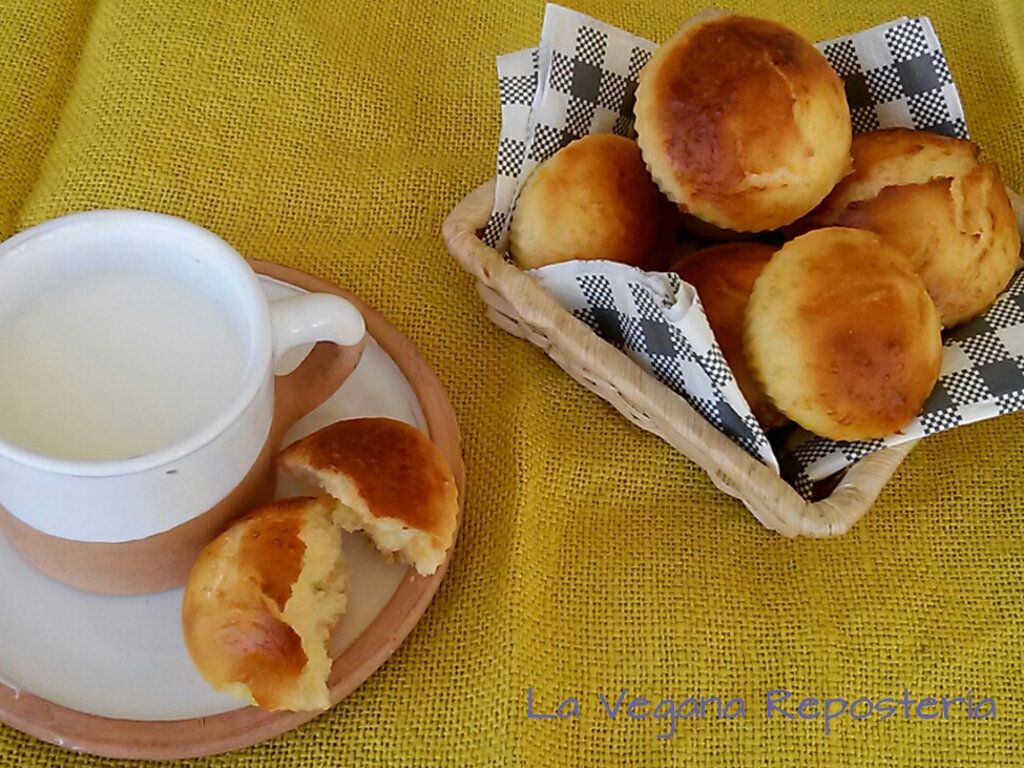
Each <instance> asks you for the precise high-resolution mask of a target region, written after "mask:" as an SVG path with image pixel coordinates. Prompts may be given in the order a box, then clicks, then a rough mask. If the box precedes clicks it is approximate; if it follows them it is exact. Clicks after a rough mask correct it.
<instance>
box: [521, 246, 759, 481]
mask: <svg viewBox="0 0 1024 768" xmlns="http://www.w3.org/2000/svg"><path fill="white" fill-rule="evenodd" d="M531 274H532V275H533V276H534V277H535V278H536V279H537V280H538V281H539V282H540V284H541V285H542V286H544V290H546V291H547V292H548V293H549V294H551V295H552V296H553V297H554V299H555V300H556V301H557V302H558V303H559V304H561V305H562V306H563V307H565V308H566V309H567V310H569V311H570V312H572V313H573V314H574V315H575V316H576V317H577V318H579V319H580V320H582V321H583V322H585V323H587V325H589V326H590V327H591V328H593V329H594V330H595V331H596V332H597V333H598V335H600V336H601V337H602V338H604V339H606V340H607V341H609V342H611V343H612V344H614V345H615V346H617V347H618V348H619V349H621V350H623V351H625V352H626V353H627V354H628V355H629V356H630V357H631V358H632V359H633V361H634V362H636V363H637V364H639V365H640V367H641V368H643V369H644V370H645V371H647V372H648V373H649V374H651V375H652V376H654V377H655V378H657V379H658V380H659V381H661V382H663V383H664V384H666V385H667V386H669V387H670V388H671V389H672V390H673V391H674V392H676V393H678V394H679V395H681V396H682V397H683V398H684V399H685V400H686V401H687V402H688V403H689V404H690V405H691V406H693V409H694V410H695V411H697V413H699V414H700V415H701V416H703V417H704V418H705V419H707V420H708V421H710V422H711V423H712V424H714V425H715V426H717V427H718V428H719V429H720V430H722V431H723V432H725V433H726V434H727V435H729V436H730V437H731V438H732V439H733V440H734V441H735V442H737V443H739V444H740V445H741V446H743V448H745V449H746V450H747V451H748V452H749V453H750V454H752V455H753V456H756V457H757V458H759V459H760V460H761V461H763V462H764V463H765V464H767V465H768V466H770V467H774V468H775V469H776V470H777V469H778V464H777V462H776V460H775V455H774V454H773V453H772V447H771V445H770V444H769V443H768V438H767V437H766V436H765V434H764V432H763V431H762V430H761V428H760V426H758V423H757V419H755V418H754V416H753V414H752V413H751V412H750V408H749V407H748V406H747V402H746V400H744V399H743V395H742V394H741V393H740V389H739V386H738V385H737V384H736V379H735V378H734V377H733V375H732V371H730V370H729V364H728V363H726V362H725V357H724V356H723V355H722V350H721V349H720V348H719V346H718V344H717V343H716V342H715V337H714V334H712V332H711V328H710V327H709V326H708V320H707V316H706V315H705V314H704V308H703V307H702V306H701V303H700V299H699V298H697V292H696V291H695V290H694V289H693V288H692V287H691V286H690V285H688V284H686V283H684V282H683V281H682V280H681V279H680V278H679V275H676V274H673V273H671V272H667V273H661V272H644V271H643V270H641V269H637V268H636V267H631V266H629V265H627V264H616V263H612V262H607V261H582V262H566V263H563V264H551V265H549V266H547V267H541V268H540V269H535V270H532V272H531Z"/></svg>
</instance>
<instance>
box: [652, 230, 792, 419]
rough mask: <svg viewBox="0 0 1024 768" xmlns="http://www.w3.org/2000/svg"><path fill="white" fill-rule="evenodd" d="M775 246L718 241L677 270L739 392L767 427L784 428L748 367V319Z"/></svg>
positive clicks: (691, 257) (779, 416)
mask: <svg viewBox="0 0 1024 768" xmlns="http://www.w3.org/2000/svg"><path fill="white" fill-rule="evenodd" d="M776 250H778V249H777V248H775V247H773V246H770V245H763V244H761V243H730V244H728V245H716V246H713V247H711V248H705V249H704V250H702V251H697V253H694V254H693V255H691V256H687V257H686V258H684V259H682V260H681V261H680V262H678V263H677V264H676V265H675V266H674V267H673V268H672V270H673V271H674V272H677V273H678V274H679V276H680V277H681V278H683V280H685V281H686V282H688V283H689V284H690V285H692V286H693V287H694V288H695V289H696V290H697V295H698V296H699V297H700V301H701V304H703V305H704V313H705V314H706V315H707V318H708V323H709V324H710V325H711V330H712V332H714V334H715V339H716V340H717V341H718V346H720V347H721V348H722V354H724V355H725V360H726V362H727V363H729V367H730V368H731V369H732V373H733V376H735V377H736V383H737V384H739V387H740V392H742V393H743V397H744V398H746V401H747V404H748V405H749V406H750V410H751V411H752V412H753V414H754V416H755V417H756V418H757V420H758V422H760V424H761V426H762V427H763V428H764V429H771V428H773V427H778V426H781V425H782V424H784V423H785V421H786V417H785V416H783V415H782V414H781V413H779V411H778V409H777V408H775V406H773V405H772V403H771V400H769V399H768V396H767V395H766V394H765V393H764V390H763V389H761V386H760V385H759V384H758V383H757V380H756V379H755V378H754V376H753V374H752V373H751V372H750V368H749V367H748V366H747V358H746V356H745V354H744V352H743V323H744V316H745V313H746V309H747V301H748V300H749V299H750V292H751V291H752V290H753V289H754V282H755V281H756V280H757V278H758V276H759V275H760V274H761V271H762V270H763V269H764V268H765V266H766V265H767V264H768V262H769V260H770V259H771V257H772V254H773V253H775V251H776Z"/></svg>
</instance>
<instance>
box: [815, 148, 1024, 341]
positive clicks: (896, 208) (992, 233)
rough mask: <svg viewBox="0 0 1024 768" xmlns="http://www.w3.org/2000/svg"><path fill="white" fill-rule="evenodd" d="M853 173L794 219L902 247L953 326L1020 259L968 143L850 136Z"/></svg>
mask: <svg viewBox="0 0 1024 768" xmlns="http://www.w3.org/2000/svg"><path fill="white" fill-rule="evenodd" d="M853 162H854V172H853V173H852V174H851V175H850V176H848V177H847V178H846V179H844V180H843V181H842V182H841V183H840V184H839V185H838V186H837V187H836V188H835V189H834V190H833V191H832V193H831V194H830V195H829V196H828V197H827V198H826V199H825V200H824V201H823V202H822V204H821V205H820V206H819V207H818V208H817V209H816V210H815V211H813V212H812V213H811V214H810V215H809V216H808V217H807V219H806V221H805V222H802V223H801V226H802V228H803V229H808V228H811V227H814V226H832V225H836V226H844V227H856V228H858V229H866V230H870V231H872V232H875V233H876V234H878V235H880V236H881V237H882V238H883V239H885V240H886V241H888V242H889V243H890V244H892V245H894V246H896V247H897V248H898V249H899V250H901V251H903V252H904V253H905V254H906V255H907V256H908V257H909V258H910V260H911V262H912V263H913V265H914V269H915V270H916V271H917V272H918V274H919V275H921V279H922V280H924V283H925V286H926V287H927V288H928V292H929V293H930V294H931V297H932V299H933V300H934V301H935V304H936V306H937V307H938V309H939V315H940V317H941V319H942V324H943V325H944V326H946V327H952V326H955V325H959V324H961V323H964V322H967V321H968V320H971V319H972V318H974V317H977V316H978V315H980V314H981V313H982V312H984V311H985V310H986V309H987V308H988V307H989V306H990V305H991V304H992V302H993V301H995V299H996V297H997V296H998V295H999V293H1000V292H1001V291H1002V290H1003V288H1005V287H1006V284H1007V283H1008V282H1009V280H1010V277H1011V276H1012V274H1013V272H1014V270H1015V269H1016V268H1017V264H1018V254H1019V253H1020V235H1019V233H1018V231H1017V225H1016V222H1015V220H1014V216H1013V209H1012V208H1011V206H1010V200H1009V197H1008V196H1007V194H1006V189H1005V188H1004V186H1003V183H1002V180H1001V179H1000V177H999V172H998V170H997V169H996V167H995V166H994V165H992V164H991V163H982V162H981V161H980V159H979V152H978V148H977V146H975V145H974V144H972V143H971V142H969V141H964V140H961V139H953V138H949V137H946V136H939V135H936V134H933V133H928V132H925V131H913V130H909V129H905V128H889V129H885V130H881V131H872V132H870V133H865V134H860V135H859V136H857V137H855V138H854V140H853Z"/></svg>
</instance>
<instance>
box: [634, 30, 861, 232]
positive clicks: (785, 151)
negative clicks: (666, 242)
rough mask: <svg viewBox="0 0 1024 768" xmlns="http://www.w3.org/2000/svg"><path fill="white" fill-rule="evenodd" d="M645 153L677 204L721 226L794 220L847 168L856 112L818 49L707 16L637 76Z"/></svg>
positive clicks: (755, 227)
mask: <svg viewBox="0 0 1024 768" xmlns="http://www.w3.org/2000/svg"><path fill="white" fill-rule="evenodd" d="M634 111H635V114H636V130H637V142H638V143H639V145H640V149H641V150H642V152H643V157H644V160H645V161H646V163H647V167H648V169H649V170H650V172H651V175H652V176H653V178H654V180H655V181H656V182H657V184H658V186H659V187H661V189H662V191H663V192H664V193H665V194H666V195H668V197H669V198H670V199H671V200H672V201H674V202H676V203H678V204H679V205H680V206H681V208H682V209H683V210H686V211H688V212H690V213H692V214H693V215H695V216H697V217H698V218H700V219H702V220H704V221H706V222H709V223H711V224H714V225H715V226H718V227H723V228H726V229H732V230H737V231H741V232H743V231H750V232H758V231H763V230H768V229H775V228H778V227H781V226H783V225H785V224H789V223H790V222H792V221H794V220H796V219H797V218H799V217H801V216H803V215H804V214H806V213H807V212H808V211H810V210H811V209H812V208H814V206H816V205H817V204H818V203H820V202H821V200H822V198H824V197H825V195H827V194H828V192H829V191H830V190H831V189H832V187H834V186H835V184H836V183H837V182H838V181H839V180H840V179H841V178H842V177H843V176H844V175H845V174H846V173H847V172H848V171H849V168H850V136H851V128H850V110H849V107H848V105H847V103H846V95H845V92H844V90H843V84H842V82H841V81H840V79H839V77H838V76H837V75H836V73H835V72H834V71H833V70H832V68H831V67H830V66H829V64H828V62H827V61H826V60H825V57H824V56H822V55H821V54H820V53H819V52H818V51H817V50H816V49H815V48H814V46H813V45H811V44H810V43H809V42H808V41H807V40H805V39H804V38H802V37H800V35H798V34H796V33H795V32H793V31H792V30H790V29H788V28H786V27H784V26H782V25H781V24H777V23H775V22H773V21H767V20H765V19H757V18H751V17H748V16H736V15H730V14H722V13H719V12H706V13H702V14H699V15H698V16H695V17H694V18H693V19H691V20H690V21H689V22H688V23H686V24H684V25H683V26H682V27H681V28H680V29H679V31H677V32H676V34H675V35H673V36H672V37H671V38H669V39H668V40H667V41H666V42H665V43H664V44H662V45H661V46H660V47H659V48H658V49H657V50H656V51H655V53H654V55H653V56H652V58H651V60H650V62H648V64H647V66H645V67H644V69H643V70H642V71H641V73H640V85H639V88H638V89H637V93H636V105H635V108H634Z"/></svg>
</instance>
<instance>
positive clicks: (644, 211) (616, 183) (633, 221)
mask: <svg viewBox="0 0 1024 768" xmlns="http://www.w3.org/2000/svg"><path fill="white" fill-rule="evenodd" d="M673 213H674V211H673V208H672V205H671V204H670V203H669V202H668V200H666V199H665V197H664V195H662V194H661V192H660V191H659V190H658V187H657V185H655V183H654V182H653V181H652V180H651V177H650V175H649V174H648V173H647V168H646V167H645V165H644V162H643V159H642V158H641V156H640V149H639V148H638V147H637V145H636V143H635V142H633V141H630V140H629V139H626V138H623V137H622V136H616V135H614V134H594V135H591V136H586V137H584V138H582V139H578V140H576V141H574V142H572V143H571V144H569V145H567V146H565V147H563V148H562V149H560V150H559V151H558V152H556V153H555V154H554V155H553V156H552V157H550V158H549V159H548V160H547V161H546V162H544V163H542V164H541V165H539V166H538V167H537V168H536V169H535V170H534V171H533V173H532V174H530V177H529V178H528V179H527V181H526V183H525V184H524V185H523V188H522V190H521V191H520V193H519V199H518V200H517V201H516V207H515V211H514V212H513V214H512V224H511V227H510V230H509V243H510V247H511V251H512V256H513V258H514V259H515V261H516V264H517V265H518V266H519V267H520V268H521V269H533V268H535V267H542V266H545V265H547V264H554V263H556V262H562V261H571V260H574V259H606V260H608V261H618V262H622V263H625V264H632V265H633V266H636V267H641V268H643V269H656V268H659V267H661V266H663V265H664V263H665V261H666V252H667V249H668V247H669V246H670V244H671V243H670V235H671V229H670V224H671V218H672V215H673Z"/></svg>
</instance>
